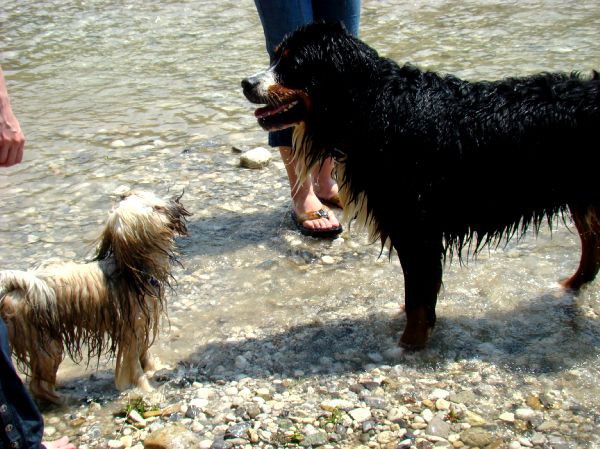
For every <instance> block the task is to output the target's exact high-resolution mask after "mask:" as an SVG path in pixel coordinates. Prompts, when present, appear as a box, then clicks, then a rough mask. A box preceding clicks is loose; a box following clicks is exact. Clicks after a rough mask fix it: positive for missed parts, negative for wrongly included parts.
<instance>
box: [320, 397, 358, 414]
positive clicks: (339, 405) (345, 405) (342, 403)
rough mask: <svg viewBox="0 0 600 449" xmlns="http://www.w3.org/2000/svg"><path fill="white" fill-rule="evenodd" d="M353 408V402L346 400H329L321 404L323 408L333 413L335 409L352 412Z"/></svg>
mask: <svg viewBox="0 0 600 449" xmlns="http://www.w3.org/2000/svg"><path fill="white" fill-rule="evenodd" d="M352 407H353V404H352V402H350V401H346V400H344V399H329V400H327V401H323V402H321V408H322V409H323V410H326V411H328V412H332V411H334V410H335V409H339V410H350V409H351V408H352Z"/></svg>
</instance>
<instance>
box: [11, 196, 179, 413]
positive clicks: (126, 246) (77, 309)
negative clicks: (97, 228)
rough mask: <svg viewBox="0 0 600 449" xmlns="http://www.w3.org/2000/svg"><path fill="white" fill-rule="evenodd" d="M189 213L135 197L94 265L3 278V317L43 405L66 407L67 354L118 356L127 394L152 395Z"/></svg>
mask: <svg viewBox="0 0 600 449" xmlns="http://www.w3.org/2000/svg"><path fill="white" fill-rule="evenodd" d="M188 215H189V213H188V212H187V211H186V209H185V208H184V207H183V205H182V204H181V203H180V202H179V198H173V199H170V200H163V199H161V198H158V197H157V196H155V195H154V194H152V193H148V192H135V191H133V192H129V193H128V194H125V195H123V197H122V199H121V201H120V202H119V204H118V206H117V207H116V208H114V209H113V210H112V211H111V212H110V214H109V217H108V220H107V223H106V225H105V228H104V231H103V232H102V234H101V236H100V238H99V245H98V249H97V253H96V256H95V258H94V260H93V261H92V262H90V263H73V262H69V263H64V264H54V265H50V266H48V267H45V268H42V269H38V270H35V271H28V272H24V271H16V270H8V271H1V272H0V306H1V307H0V314H1V315H2V318H3V319H4V320H5V321H6V324H7V327H8V331H9V339H10V342H11V346H12V351H13V354H14V355H15V357H16V359H17V362H18V363H19V365H20V366H21V367H22V368H23V369H24V371H25V372H26V373H27V374H28V375H29V376H30V389H31V391H32V393H33V394H34V396H35V397H37V398H38V399H43V400H47V401H50V402H55V403H60V402H61V401H62V398H61V396H60V395H59V394H58V393H57V392H56V391H55V385H56V372H57V370H58V367H59V365H60V363H61V361H62V360H63V358H64V351H66V353H67V354H68V355H69V356H70V357H71V358H72V359H73V360H74V361H76V362H80V361H82V360H87V362H88V363H89V361H90V359H91V358H93V357H99V356H100V355H102V354H108V355H110V356H115V355H116V368H115V384H116V386H117V388H119V389H120V390H122V389H125V388H127V387H130V386H137V387H140V388H142V389H144V390H149V389H150V388H151V387H150V384H149V382H148V379H147V378H146V376H145V372H147V371H149V370H151V369H153V361H152V358H151V357H150V353H149V347H150V346H151V344H152V343H153V341H154V339H155V338H156V335H157V332H158V326H159V319H160V317H161V315H162V313H163V312H164V308H165V288H166V287H167V286H168V285H169V281H170V279H171V263H172V262H173V261H174V260H175V252H174V251H175V243H174V237H175V236H176V235H185V234H186V233H187V229H186V223H185V220H186V217H187V216H188Z"/></svg>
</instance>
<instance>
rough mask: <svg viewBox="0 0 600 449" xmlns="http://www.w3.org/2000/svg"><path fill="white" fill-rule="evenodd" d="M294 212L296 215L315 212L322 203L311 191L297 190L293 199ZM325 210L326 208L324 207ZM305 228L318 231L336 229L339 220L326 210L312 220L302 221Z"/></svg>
mask: <svg viewBox="0 0 600 449" xmlns="http://www.w3.org/2000/svg"><path fill="white" fill-rule="evenodd" d="M293 203H294V212H295V213H296V215H298V216H302V215H304V214H306V213H308V212H316V211H319V210H321V209H323V204H322V203H321V201H319V198H317V196H316V195H315V194H314V192H312V190H311V191H310V192H301V191H299V192H297V194H296V196H295V197H294V199H293ZM325 210H327V209H325ZM302 226H304V227H305V228H307V229H315V230H317V229H318V230H319V231H328V230H333V229H337V228H339V227H340V222H339V221H338V219H337V218H336V217H335V215H334V214H333V212H331V211H330V210H327V214H326V215H323V216H321V217H320V218H316V219H314V220H306V221H304V222H303V223H302Z"/></svg>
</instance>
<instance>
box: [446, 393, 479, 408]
mask: <svg viewBox="0 0 600 449" xmlns="http://www.w3.org/2000/svg"><path fill="white" fill-rule="evenodd" d="M446 399H448V400H449V401H450V402H455V403H457V404H467V405H469V404H472V403H474V402H476V400H477V396H476V395H475V393H473V392H472V391H471V390H463V391H460V392H458V393H456V394H450V395H449V396H448V397H447V398H446Z"/></svg>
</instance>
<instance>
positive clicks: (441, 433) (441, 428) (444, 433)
mask: <svg viewBox="0 0 600 449" xmlns="http://www.w3.org/2000/svg"><path fill="white" fill-rule="evenodd" d="M425 433H426V434H427V435H432V436H435V437H440V438H444V439H448V435H450V424H448V423H447V422H446V421H444V420H443V419H442V418H440V417H439V416H434V417H433V418H432V419H431V421H429V424H428V425H427V428H426V429H425Z"/></svg>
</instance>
